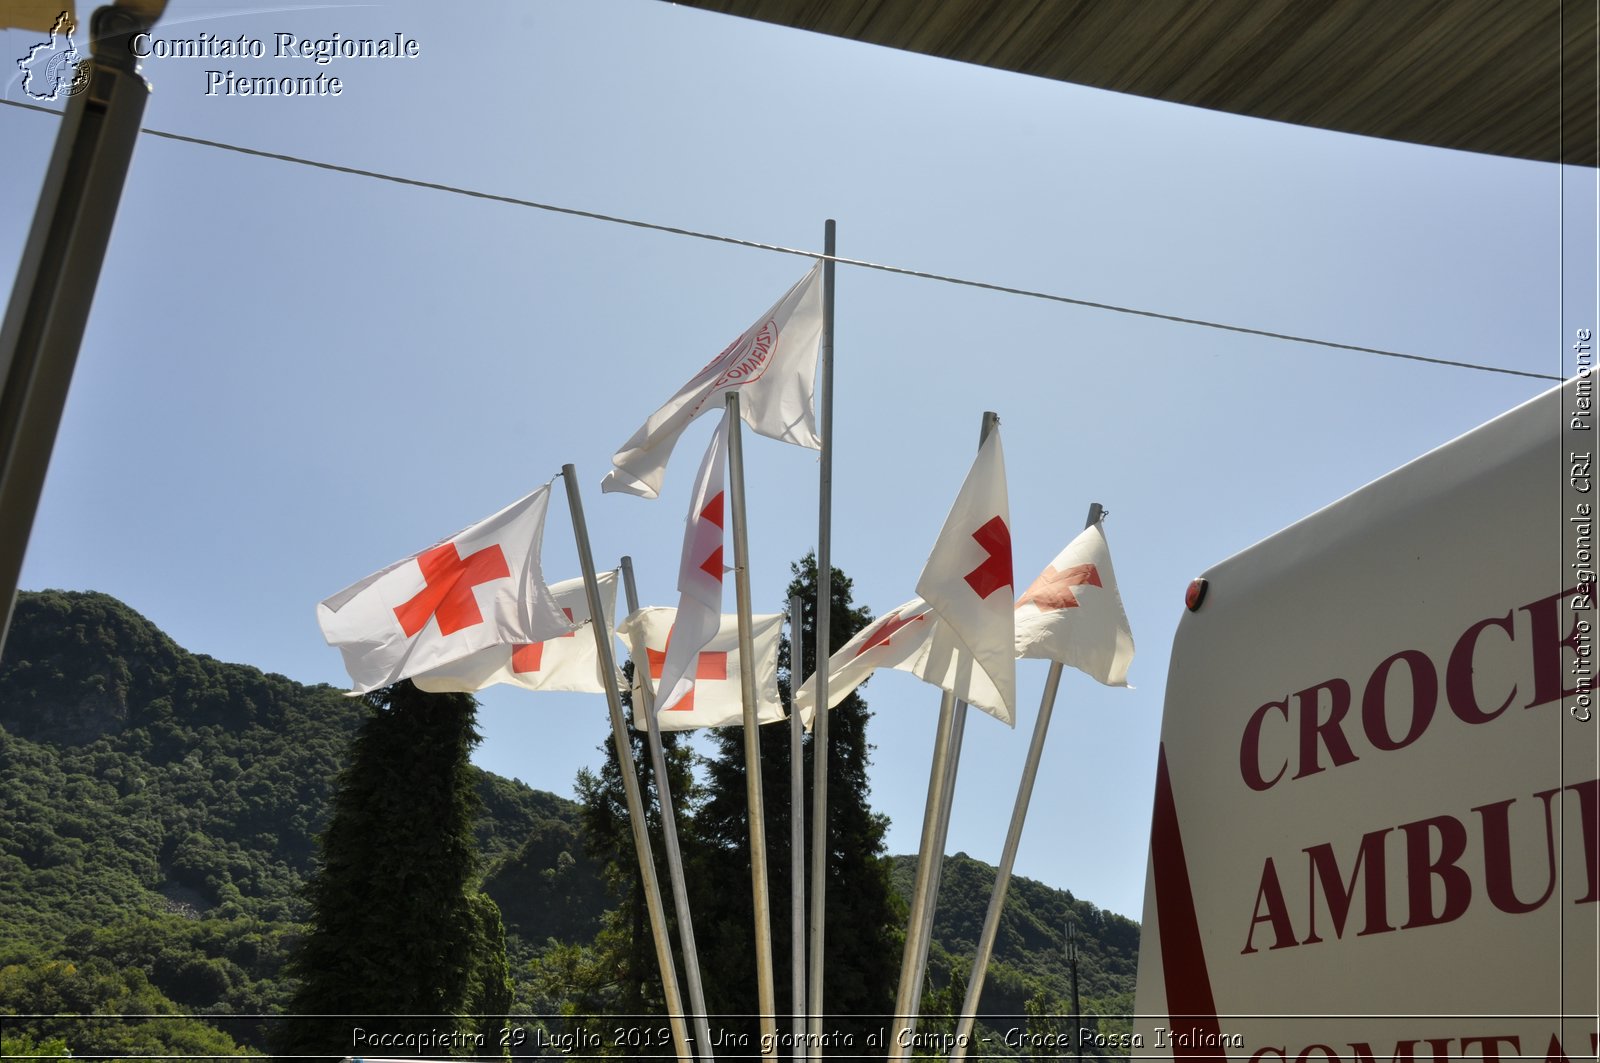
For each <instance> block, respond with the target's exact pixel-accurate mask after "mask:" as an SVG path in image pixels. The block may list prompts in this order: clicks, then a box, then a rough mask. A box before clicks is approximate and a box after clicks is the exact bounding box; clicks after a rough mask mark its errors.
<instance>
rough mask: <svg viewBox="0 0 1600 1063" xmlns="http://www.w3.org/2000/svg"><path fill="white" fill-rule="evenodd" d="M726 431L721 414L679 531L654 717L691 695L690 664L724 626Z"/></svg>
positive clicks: (725, 415) (702, 461)
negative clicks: (668, 637)
mask: <svg viewBox="0 0 1600 1063" xmlns="http://www.w3.org/2000/svg"><path fill="white" fill-rule="evenodd" d="M728 428H729V425H728V415H727V413H726V412H724V413H723V415H722V422H721V423H720V424H719V425H718V426H717V430H716V433H715V434H713V435H712V437H711V445H710V446H709V447H707V448H706V456H705V458H704V459H702V460H701V462H700V472H699V473H698V474H697V475H696V476H695V481H694V496H693V497H692V498H691V499H690V502H689V516H688V517H687V518H686V520H685V527H684V531H683V555H682V557H681V558H680V559H679V562H678V618H677V623H676V625H675V628H674V630H675V631H676V636H675V637H674V638H673V640H672V647H671V648H670V650H669V651H668V653H667V660H666V664H665V666H664V668H663V671H662V673H661V676H660V678H661V683H660V686H659V688H658V694H659V697H658V698H657V700H656V711H658V712H661V711H664V710H666V709H670V708H672V707H673V706H674V705H676V704H677V703H678V701H679V699H681V698H684V697H687V696H688V695H689V693H690V692H691V691H693V690H694V683H695V678H694V670H693V668H692V667H691V665H692V664H693V662H694V660H695V659H696V657H697V655H698V654H699V653H700V651H701V650H703V649H705V647H706V644H707V643H708V642H710V641H711V639H712V637H713V636H715V635H716V633H717V627H718V625H719V624H720V623H721V622H722V620H721V618H722V572H723V566H722V524H723V519H722V516H723V512H724V501H725V495H726V491H725V490H724V487H723V485H724V483H725V482H726V472H727V468H728Z"/></svg>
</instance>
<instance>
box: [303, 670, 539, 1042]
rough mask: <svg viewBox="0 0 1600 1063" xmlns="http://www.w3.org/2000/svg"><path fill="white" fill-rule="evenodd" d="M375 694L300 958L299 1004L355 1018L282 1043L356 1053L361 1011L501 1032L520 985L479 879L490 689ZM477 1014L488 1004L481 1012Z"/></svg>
mask: <svg viewBox="0 0 1600 1063" xmlns="http://www.w3.org/2000/svg"><path fill="white" fill-rule="evenodd" d="M365 703H366V706H367V710H368V716H367V719H366V721H365V723H363V725H362V728H361V731H360V733H359V734H358V735H357V737H356V740H355V744H354V746H353V748H352V753H351V759H350V766H349V767H348V768H346V769H345V770H344V772H343V773H341V775H340V777H339V788H338V791H337V794H336V796H335V799H334V806H333V818H332V820H331V822H330V823H329V824H328V830H327V832H326V833H325V834H324V836H323V841H322V859H321V866H320V867H319V868H318V871H317V874H316V876H315V877H314V878H313V879H312V882H311V886H310V889H309V891H308V895H309V897H310V901H311V927H310V929H309V931H308V932H307V934H306V936H305V938H304V939H303V940H302V942H301V945H300V948H299V950H298V951H297V953H296V954H295V958H294V961H293V969H294V972H295V974H297V975H298V977H299V987H298V988H297V990H296V991H295V994H294V998H293V1002H292V1005H291V1008H292V1010H293V1011H294V1012H296V1013H297V1014H300V1015H329V1016H347V1017H348V1018H345V1019H329V1020H326V1021H320V1020H310V1019H304V1020H299V1021H296V1022H294V1023H292V1024H286V1025H285V1028H284V1029H285V1032H284V1034H283V1040H282V1044H283V1045H284V1048H285V1050H286V1051H289V1052H298V1053H304V1054H307V1055H328V1054H338V1053H344V1052H348V1051H349V1049H350V1047H351V1034H350V1030H351V1026H352V1025H359V1026H362V1027H363V1028H366V1029H372V1030H381V1031H383V1032H384V1033H386V1034H391V1033H392V1034H400V1033H404V1032H416V1033H419V1034H422V1033H427V1032H430V1031H437V1030H441V1029H444V1030H449V1029H457V1030H461V1031H463V1032H468V1033H474V1034H480V1035H483V1036H485V1037H487V1038H488V1041H487V1042H486V1043H487V1044H489V1045H497V1044H498V1042H499V1037H500V1027H501V1026H502V1025H503V1017H504V1013H505V1010H506V1009H507V1008H508V1007H509V1005H510V987H509V985H508V981H507V972H506V968H505V939H504V933H503V930H502V928H501V924H500V914H499V910H498V909H497V908H496V907H495V906H494V902H493V901H491V900H489V899H488V897H486V896H485V895H483V894H482V893H479V892H478V890H477V886H476V882H477V875H478V858H477V846H476V844H475V842H474V840H473V833H472V829H473V817H474V814H475V813H476V811H477V808H478V803H479V799H478V796H477V794H476V792H475V790H474V782H475V780H474V777H473V776H472V774H471V773H470V772H469V770H468V769H469V764H468V760H467V757H468V753H469V751H470V750H471V748H472V746H473V745H474V744H475V743H476V742H477V740H478V736H477V732H476V731H475V730H474V729H473V720H474V716H475V711H476V704H477V703H476V702H475V701H474V700H473V699H472V698H471V697H470V696H468V695H465V694H425V693H423V692H422V691H419V690H418V689H417V688H416V687H415V686H413V685H412V684H411V683H410V682H409V681H405V682H401V683H397V684H396V685H394V686H392V687H388V688H386V689H384V690H382V691H379V692H377V693H374V694H370V695H368V696H367V697H366V699H365ZM474 1015H487V1016H489V1017H487V1018H484V1019H483V1020H482V1022H483V1025H482V1026H480V1025H479V1020H478V1019H476V1018H472V1016H474ZM383 1016H388V1017H387V1018H383ZM402 1016H408V1017H402ZM453 1016H454V1017H456V1018H454V1019H453V1018H452V1017H453ZM450 1047H451V1048H452V1049H458V1054H464V1055H466V1054H475V1053H474V1052H473V1051H470V1050H469V1048H470V1046H460V1045H457V1044H455V1043H452V1045H451V1046H450Z"/></svg>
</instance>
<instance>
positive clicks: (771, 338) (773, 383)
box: [600, 262, 822, 498]
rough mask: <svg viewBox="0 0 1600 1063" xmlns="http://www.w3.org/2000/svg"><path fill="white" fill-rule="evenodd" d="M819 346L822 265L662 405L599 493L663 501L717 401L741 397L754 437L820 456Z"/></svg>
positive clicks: (743, 414)
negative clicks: (677, 459)
mask: <svg viewBox="0 0 1600 1063" xmlns="http://www.w3.org/2000/svg"><path fill="white" fill-rule="evenodd" d="M821 340H822V263H820V262H819V263H817V265H815V266H814V267H812V269H811V272H809V273H807V274H806V275H805V276H804V277H803V278H801V280H800V282H799V283H798V284H796V285H795V286H794V287H793V288H790V289H789V291H788V292H787V293H786V294H785V295H784V297H783V298H782V299H779V300H778V302H777V304H776V305H774V306H773V307H772V309H770V310H768V311H767V312H766V313H765V314H762V315H761V317H760V318H759V319H757V321H756V323H755V324H753V325H751V326H750V327H749V328H747V329H745V330H744V332H742V333H740V334H739V338H738V339H736V340H734V341H733V342H732V343H730V344H729V345H728V347H727V349H726V350H724V351H723V352H722V353H721V354H719V355H717V357H715V358H713V359H712V360H711V361H710V362H709V363H708V364H707V365H706V367H705V368H704V369H702V370H700V372H698V373H696V374H695V375H694V378H693V379H692V380H690V381H689V382H688V383H687V384H685V385H684V386H683V387H682V388H680V389H679V390H678V393H677V394H676V395H674V396H672V398H670V399H668V400H667V403H666V405H664V406H662V407H661V408H660V409H659V410H657V411H656V412H655V413H653V414H651V415H650V417H649V419H648V420H646V421H645V423H644V424H643V425H641V426H640V428H639V430H638V431H637V432H635V433H634V434H633V436H632V437H631V438H630V439H629V440H628V441H627V442H626V443H624V444H623V445H622V449H621V450H619V451H617V453H616V454H615V455H613V457H612V459H611V461H612V464H614V465H615V466H616V468H615V469H613V470H612V471H611V472H610V473H608V474H607V476H606V478H605V480H604V481H602V483H601V484H600V489H601V490H602V491H624V492H627V493H628V494H633V495H640V496H642V497H644V498H655V497H657V496H658V495H659V494H660V493H661V481H662V478H663V477H665V475H666V472H667V459H668V458H669V457H671V455H672V448H673V447H674V446H675V445H676V444H677V442H678V436H679V435H681V434H682V433H683V430H684V428H685V427H687V426H688V424H689V422H690V421H692V420H694V419H695V418H696V417H699V416H700V415H701V414H703V413H705V412H706V411H708V410H714V409H721V408H722V396H723V395H725V394H727V393H728V392H729V391H737V392H738V393H739V412H740V416H741V417H742V418H743V420H744V423H745V424H747V425H749V426H750V429H751V431H753V432H757V433H759V434H761V435H764V436H770V437H771V438H773V439H779V440H782V441H783V442H785V443H793V444H795V445H796V446H802V447H810V448H811V449H812V450H820V449H821V448H822V440H821V439H820V438H819V437H818V436H817V423H816V414H815V412H814V403H813V401H812V391H813V386H814V383H815V380H816V375H817V348H818V345H819V344H820V342H821Z"/></svg>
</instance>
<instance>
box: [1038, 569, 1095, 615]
mask: <svg viewBox="0 0 1600 1063" xmlns="http://www.w3.org/2000/svg"><path fill="white" fill-rule="evenodd" d="M1084 586H1088V587H1099V586H1102V584H1101V583H1100V570H1099V569H1097V568H1095V567H1094V566H1093V565H1073V566H1072V567H1070V568H1068V569H1066V570H1065V571H1062V572H1057V571H1056V570H1055V566H1053V565H1046V566H1045V568H1044V571H1043V572H1041V573H1039V578H1038V579H1036V580H1034V581H1033V583H1032V585H1031V586H1029V587H1028V589H1027V591H1025V592H1024V593H1023V595H1022V597H1021V598H1020V599H1018V601H1017V608H1019V609H1020V608H1022V607H1023V606H1024V605H1027V604H1028V603H1029V602H1032V603H1033V604H1034V605H1037V606H1038V607H1039V608H1040V609H1076V608H1077V607H1078V595H1077V594H1076V593H1075V592H1074V591H1073V589H1072V588H1074V587H1084Z"/></svg>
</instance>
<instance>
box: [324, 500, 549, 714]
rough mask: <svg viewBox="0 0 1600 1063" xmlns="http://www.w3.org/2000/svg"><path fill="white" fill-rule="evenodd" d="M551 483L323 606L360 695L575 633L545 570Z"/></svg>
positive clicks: (329, 632)
mask: <svg viewBox="0 0 1600 1063" xmlns="http://www.w3.org/2000/svg"><path fill="white" fill-rule="evenodd" d="M549 503H550V485H549V484H545V485H544V486H543V487H541V488H539V489H538V490H537V491H535V492H534V493H533V494H531V495H529V496H527V497H526V498H524V499H521V500H520V501H517V502H513V503H512V504H511V505H509V506H507V507H506V508H505V509H502V510H501V511H500V512H499V513H496V514H495V515H494V516H492V517H490V518H488V519H487V520H484V521H480V522H479V523H477V524H474V525H473V526H472V527H470V528H468V529H466V530H465V531H463V532H460V533H458V534H456V535H453V536H451V537H450V538H449V539H446V540H444V541H443V542H441V543H439V544H438V545H437V546H434V547H433V548H431V549H428V550H424V551H423V552H422V553H420V554H413V555H412V556H411V557H408V558H406V559H405V560H404V561H396V562H395V563H394V564H392V565H390V566H389V567H388V568H385V569H383V570H382V571H380V572H375V573H373V574H372V575H370V576H368V577H367V578H366V579H364V580H361V581H360V582H359V583H355V584H352V585H351V586H349V587H346V588H345V589H344V590H342V591H340V592H339V593H338V594H335V595H334V596H333V597H331V598H329V599H327V600H326V601H324V602H322V603H321V604H320V605H318V606H317V623H318V624H319V625H321V627H322V634H323V637H324V638H326V639H327V640H328V644H329V645H330V646H337V647H338V648H339V652H340V653H342V654H343V655H344V666H345V670H346V671H348V672H349V673H350V679H351V680H352V681H353V683H354V684H355V688H354V689H355V692H356V693H364V692H366V691H369V690H376V689H378V688H379V687H384V686H388V685H389V684H390V683H397V682H399V681H400V680H402V679H406V678H408V677H410V676H414V675H418V674H420V673H422V672H428V671H432V670H433V669H435V668H439V667H442V666H444V665H447V664H450V663H452V662H454V661H457V660H460V659H461V658H463V657H466V656H468V655H470V654H474V653H477V652H478V651H480V650H484V649H487V648H489V647H491V646H509V645H512V644H515V643H527V642H542V641H543V640H545V639H549V638H554V637H556V636H557V635H561V634H563V633H564V632H567V631H570V630H571V629H572V625H571V624H570V623H568V621H567V618H566V617H565V616H563V615H562V613H561V610H559V609H557V608H556V604H555V600H554V597H553V596H552V594H551V592H550V588H549V587H547V586H545V582H544V575H543V573H542V572H541V571H540V567H539V549H540V545H541V543H542V541H543V539H544V515H545V510H546V509H548V508H549Z"/></svg>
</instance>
